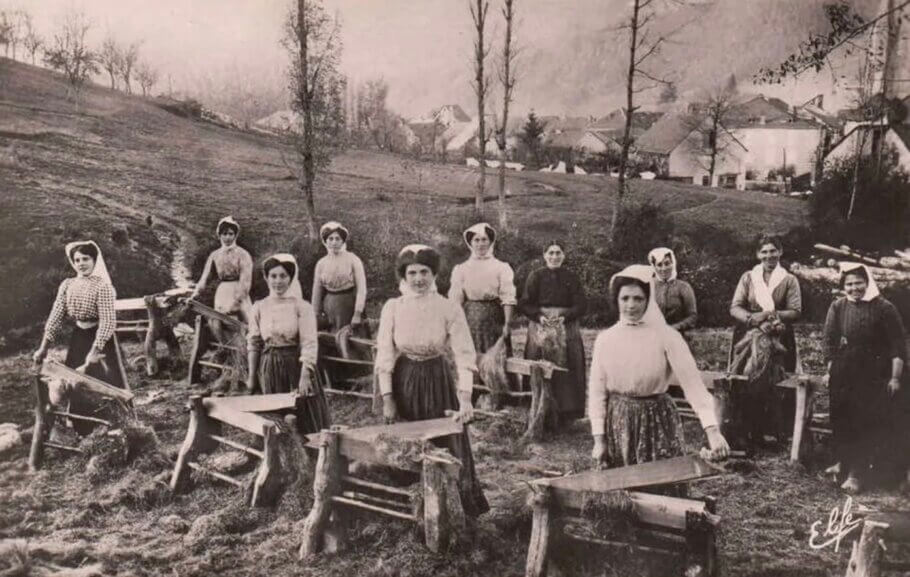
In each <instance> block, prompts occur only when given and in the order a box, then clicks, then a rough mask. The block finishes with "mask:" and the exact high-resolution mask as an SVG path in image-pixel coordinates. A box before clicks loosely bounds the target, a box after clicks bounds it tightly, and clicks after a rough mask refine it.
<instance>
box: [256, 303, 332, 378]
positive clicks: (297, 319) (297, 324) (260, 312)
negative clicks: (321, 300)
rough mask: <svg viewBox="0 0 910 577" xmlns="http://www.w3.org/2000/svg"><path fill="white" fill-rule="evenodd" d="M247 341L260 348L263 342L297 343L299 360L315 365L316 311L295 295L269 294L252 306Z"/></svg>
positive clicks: (316, 350)
mask: <svg viewBox="0 0 910 577" xmlns="http://www.w3.org/2000/svg"><path fill="white" fill-rule="evenodd" d="M247 344H248V346H249V347H250V349H251V350H257V351H261V350H262V348H263V345H267V346H273V347H281V346H293V345H299V346H300V362H301V363H303V364H304V366H310V367H312V366H315V365H316V358H317V355H318V353H319V340H318V334H317V332H316V313H315V312H314V311H313V307H312V305H310V303H308V302H306V301H305V300H303V299H300V298H297V297H278V296H269V297H266V298H264V299H262V300H261V301H257V302H256V304H254V305H253V311H252V313H251V315H250V325H249V328H248V330H247Z"/></svg>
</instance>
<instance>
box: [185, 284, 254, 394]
mask: <svg viewBox="0 0 910 577" xmlns="http://www.w3.org/2000/svg"><path fill="white" fill-rule="evenodd" d="M186 302H187V304H188V305H189V306H190V308H191V309H192V310H193V311H195V312H196V313H198V316H197V317H196V327H195V330H196V332H195V334H194V336H193V348H192V351H191V353H190V366H189V371H188V373H187V384H188V385H192V384H194V383H197V382H199V379H200V375H201V373H202V367H211V368H213V369H218V370H220V371H221V372H222V373H232V374H233V375H235V376H236V374H237V371H238V369H239V368H240V367H237V366H235V365H234V364H233V363H231V362H230V361H227V363H229V364H225V363H216V362H214V361H205V360H202V355H203V354H205V353H206V351H208V350H209V348H210V347H212V346H214V347H216V348H218V349H222V350H225V351H227V352H228V358H229V359H230V358H233V356H234V355H235V354H237V353H239V354H240V358H241V360H240V362H242V363H245V362H246V360H245V359H244V358H243V357H245V356H246V355H245V351H246V330H247V327H246V323H244V322H243V321H240V320H238V319H235V318H234V317H232V316H229V315H226V314H224V313H221V312H218V311H216V310H215V309H213V308H212V307H210V306H207V305H204V304H202V303H200V302H199V301H196V300H193V299H187V301H186ZM204 319H213V320H217V321H219V322H221V324H222V325H223V326H225V327H227V328H228V329H229V330H230V332H231V333H233V335H234V337H233V341H232V342H233V343H234V344H224V343H218V342H215V340H214V339H213V338H212V335H211V334H210V331H209V328H208V325H207V323H205V322H204Z"/></svg>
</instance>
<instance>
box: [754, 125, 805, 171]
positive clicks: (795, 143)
mask: <svg viewBox="0 0 910 577" xmlns="http://www.w3.org/2000/svg"><path fill="white" fill-rule="evenodd" d="M736 136H737V138H739V140H740V142H742V143H743V145H744V146H745V147H746V149H747V150H748V151H749V152H748V153H747V155H746V159H745V168H746V170H753V171H755V172H756V173H757V176H759V177H762V176H764V175H766V174H767V173H768V171H769V170H777V169H780V167H781V166H783V163H784V156H785V155H784V151H786V161H787V164H788V165H790V164H792V165H793V166H795V167H796V174H797V175H800V174H805V173H807V172H810V173H811V172H812V170H813V168H814V166H815V159H816V154H817V151H818V145H819V142H821V138H822V131H821V129H816V128H782V127H780V126H774V127H765V128H758V127H756V128H751V127H750V128H738V129H737V130H736Z"/></svg>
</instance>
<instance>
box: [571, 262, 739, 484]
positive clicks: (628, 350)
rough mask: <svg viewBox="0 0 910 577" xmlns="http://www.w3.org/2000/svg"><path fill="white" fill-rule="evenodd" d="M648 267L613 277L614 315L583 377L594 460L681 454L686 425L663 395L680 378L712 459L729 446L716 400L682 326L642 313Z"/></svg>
mask: <svg viewBox="0 0 910 577" xmlns="http://www.w3.org/2000/svg"><path fill="white" fill-rule="evenodd" d="M651 275H652V271H651V268H650V267H647V266H644V265H632V266H630V267H627V268H626V269H625V270H623V271H622V272H620V273H618V274H616V275H614V276H613V278H612V279H611V281H610V294H611V298H612V300H613V304H614V305H615V306H616V307H617V309H618V311H619V321H618V322H617V323H616V324H615V325H613V326H612V327H610V328H609V329H607V330H605V331H602V332H601V333H600V334H599V335H597V340H596V341H595V342H594V350H593V353H592V362H591V375H590V378H589V380H588V415H589V416H590V418H591V433H592V435H593V436H594V449H593V450H592V452H591V456H592V457H593V459H594V461H595V465H599V464H601V463H606V464H607V466H608V467H622V466H627V465H634V464H637V463H646V462H648V461H657V460H660V459H667V458H671V457H676V456H679V455H682V454H683V450H684V444H683V429H682V423H681V422H680V418H679V415H678V414H677V412H676V406H675V404H674V403H673V400H672V399H671V398H670V396H669V395H668V394H667V387H668V386H669V384H670V381H671V380H675V381H676V382H679V383H680V385H681V386H682V389H683V391H684V393H685V396H686V400H688V401H689V403H690V404H691V405H692V408H693V410H694V411H695V413H696V414H697V415H698V418H699V420H700V421H701V424H702V427H704V430H705V434H706V435H707V438H708V444H709V446H710V449H711V453H710V456H711V458H719V459H722V458H725V457H726V456H727V454H728V453H729V446H728V445H727V441H726V439H724V437H723V435H721V433H720V430H719V429H718V425H717V420H716V418H715V416H714V399H713V398H712V397H711V394H710V393H709V392H708V390H707V389H706V388H705V385H704V383H703V382H702V380H701V373H699V371H698V367H697V366H696V365H695V359H694V358H692V353H691V352H689V347H688V346H687V345H686V342H685V341H684V340H683V338H682V335H680V334H679V332H677V331H674V330H670V329H669V327H667V326H666V325H665V324H663V323H661V322H655V321H654V320H652V319H649V318H647V317H646V316H645V312H646V311H647V309H648V308H649V306H653V302H652V303H651V304H650V305H649V300H650V299H651V294H650V293H651V284H650V281H651Z"/></svg>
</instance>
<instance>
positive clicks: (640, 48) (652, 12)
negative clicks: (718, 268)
mask: <svg viewBox="0 0 910 577" xmlns="http://www.w3.org/2000/svg"><path fill="white" fill-rule="evenodd" d="M660 1H664V0H632V2H631V5H632V14H631V16H630V17H629V22H628V24H624V25H623V26H621V29H624V30H628V31H629V65H628V68H627V71H626V122H625V126H624V128H623V135H622V141H621V143H620V145H621V148H620V156H619V178H618V181H617V186H616V205H615V206H614V208H613V218H612V220H611V222H610V235H609V237H610V240H613V235H614V234H615V232H616V225H617V223H618V222H619V218H620V215H621V213H622V210H623V202H624V200H625V195H626V192H627V190H626V189H627V187H628V182H627V179H626V169H627V167H628V166H629V154H630V151H631V149H632V120H633V118H634V117H635V112H636V111H637V110H638V109H639V107H638V106H636V105H635V96H636V94H639V93H641V92H643V91H645V90H650V89H652V88H656V87H657V86H666V85H667V84H669V83H670V81H669V80H667V79H665V78H660V77H658V76H656V75H655V74H653V73H651V72H649V71H648V69H647V64H648V61H649V60H650V59H651V58H652V57H653V56H655V55H656V54H658V53H659V52H660V49H661V46H662V45H663V44H664V42H666V40H667V37H666V36H664V35H657V36H656V37H655V35H654V34H653V31H652V24H653V21H654V19H655V18H656V17H657V12H656V8H657V6H656V4H657V3H658V2H660ZM666 1H670V0H666ZM638 79H642V81H643V82H644V84H636V80H638Z"/></svg>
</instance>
